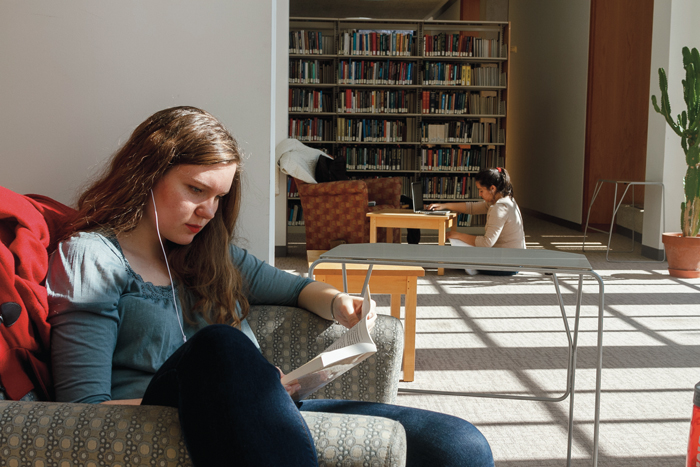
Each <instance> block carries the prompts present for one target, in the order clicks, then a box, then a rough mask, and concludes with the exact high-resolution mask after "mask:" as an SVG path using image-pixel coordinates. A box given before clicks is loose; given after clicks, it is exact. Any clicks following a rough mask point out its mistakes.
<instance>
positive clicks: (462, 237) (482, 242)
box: [428, 167, 525, 276]
mask: <svg viewBox="0 0 700 467" xmlns="http://www.w3.org/2000/svg"><path fill="white" fill-rule="evenodd" d="M476 188H477V189H478V190H479V197H481V199H483V201H467V202H462V203H435V204H431V205H430V206H428V209H431V210H441V209H449V210H450V211H454V212H459V213H462V214H486V226H485V228H484V230H485V232H484V235H470V234H466V233H460V232H447V238H449V239H450V243H451V244H452V245H455V246H457V245H458V246H464V245H465V244H466V245H470V246H479V247H486V248H490V247H495V248H522V249H525V231H524V230H523V216H522V214H521V213H520V209H519V208H518V203H516V202H515V199H514V198H513V185H511V183H510V176H509V175H508V172H507V171H506V169H504V168H503V167H497V168H495V169H484V170H482V171H481V172H479V173H478V174H477V176H476ZM466 272H467V274H476V273H477V272H478V273H481V274H489V275H497V276H509V275H513V274H515V272H505V271H489V270H478V271H474V270H472V269H466Z"/></svg>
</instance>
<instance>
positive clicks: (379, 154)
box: [336, 146, 418, 170]
mask: <svg viewBox="0 0 700 467" xmlns="http://www.w3.org/2000/svg"><path fill="white" fill-rule="evenodd" d="M336 154H337V155H341V156H344V157H345V164H346V168H347V170H418V168H417V164H416V151H415V149H414V148H382V147H376V146H373V147H367V146H365V147H357V146H341V147H340V148H338V150H337V151H336Z"/></svg>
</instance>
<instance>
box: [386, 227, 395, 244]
mask: <svg viewBox="0 0 700 467" xmlns="http://www.w3.org/2000/svg"><path fill="white" fill-rule="evenodd" d="M386 243H394V228H393V227H387V228H386Z"/></svg>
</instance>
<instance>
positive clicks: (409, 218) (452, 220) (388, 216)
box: [367, 209, 457, 276]
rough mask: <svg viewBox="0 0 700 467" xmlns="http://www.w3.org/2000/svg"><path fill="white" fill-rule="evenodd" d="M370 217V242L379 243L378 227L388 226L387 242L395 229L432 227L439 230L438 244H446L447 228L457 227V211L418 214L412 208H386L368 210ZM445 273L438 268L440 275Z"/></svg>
mask: <svg viewBox="0 0 700 467" xmlns="http://www.w3.org/2000/svg"><path fill="white" fill-rule="evenodd" d="M367 217H369V242H370V243H377V228H378V227H386V238H387V242H389V243H391V239H393V238H394V236H393V229H394V228H395V227H397V228H401V227H403V228H407V229H432V230H437V231H438V245H444V244H445V233H446V231H447V229H448V228H449V229H450V230H455V229H456V228H457V213H456V212H451V213H449V214H447V215H444V216H443V215H434V214H418V213H415V212H413V211H411V210H410V209H384V210H382V211H375V212H368V213H367ZM444 274H445V269H444V268H438V276H442V275H444Z"/></svg>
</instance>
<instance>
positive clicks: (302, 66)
mask: <svg viewBox="0 0 700 467" xmlns="http://www.w3.org/2000/svg"><path fill="white" fill-rule="evenodd" d="M421 74H422V75H421V77H422V79H423V85H426V86H505V83H506V74H505V73H503V72H501V69H500V67H499V66H498V65H497V64H496V63H483V64H481V65H471V64H466V63H449V62H425V63H424V64H423V67H422V68H421ZM289 82H290V83H291V84H334V83H336V82H337V84H353V85H355V84H369V85H412V84H414V83H415V82H416V80H415V66H414V63H413V62H399V61H394V60H383V61H368V60H341V61H339V62H338V66H337V68H336V69H335V71H334V68H333V64H332V63H331V62H325V61H323V60H310V59H298V60H290V61H289Z"/></svg>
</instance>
